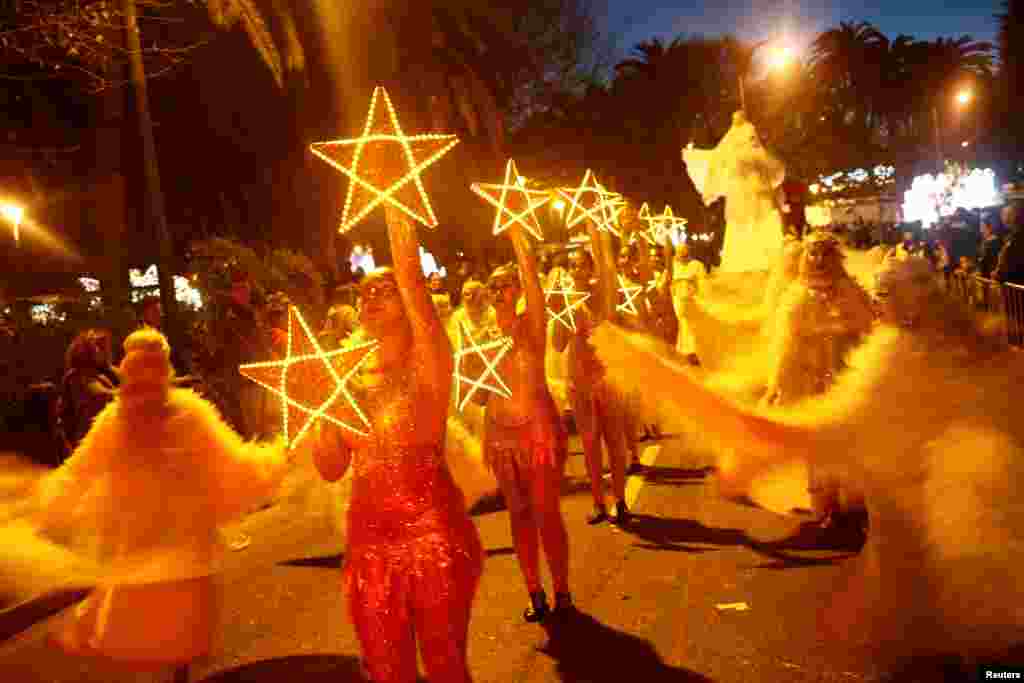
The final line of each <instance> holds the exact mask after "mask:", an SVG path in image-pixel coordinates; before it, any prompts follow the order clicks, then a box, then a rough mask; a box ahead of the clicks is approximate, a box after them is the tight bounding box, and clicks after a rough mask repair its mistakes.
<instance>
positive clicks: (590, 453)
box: [572, 390, 604, 510]
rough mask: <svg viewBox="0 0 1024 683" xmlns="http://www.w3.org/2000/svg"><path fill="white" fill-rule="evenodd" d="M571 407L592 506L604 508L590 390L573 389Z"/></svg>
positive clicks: (594, 417)
mask: <svg viewBox="0 0 1024 683" xmlns="http://www.w3.org/2000/svg"><path fill="white" fill-rule="evenodd" d="M572 409H573V415H574V416H575V418H576V430H577V431H578V432H579V435H580V440H581V441H582V442H583V459H584V461H585V462H586V463H587V474H588V475H589V476H590V493H591V495H592V496H593V497H594V507H595V508H597V509H599V510H603V509H604V480H603V478H602V477H603V476H604V466H603V462H602V460H603V459H602V457H601V441H600V432H599V431H598V430H599V424H598V421H597V415H596V413H595V401H594V399H593V397H592V396H591V395H590V392H586V393H583V392H580V391H579V390H574V391H573V393H572Z"/></svg>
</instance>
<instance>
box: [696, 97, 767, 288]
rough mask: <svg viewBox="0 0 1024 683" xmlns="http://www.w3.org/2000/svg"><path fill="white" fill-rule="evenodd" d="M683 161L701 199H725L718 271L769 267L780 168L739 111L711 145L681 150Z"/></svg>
mask: <svg viewBox="0 0 1024 683" xmlns="http://www.w3.org/2000/svg"><path fill="white" fill-rule="evenodd" d="M683 161H684V162H686V168H687V171H688V172H689V174H690V178H691V179H692V180H693V184H694V185H695V186H696V187H697V191H698V192H700V194H701V197H702V198H703V200H704V203H705V204H707V205H711V204H713V203H714V202H716V201H718V199H719V198H721V197H725V222H726V228H725V243H724V245H723V247H722V265H721V268H720V270H721V272H723V273H744V272H750V271H769V270H771V269H772V268H773V267H774V266H775V264H776V262H777V261H778V259H779V253H780V251H781V250H782V234H783V228H782V215H781V213H780V211H779V203H778V199H777V196H776V193H777V191H778V188H779V187H780V186H781V185H782V181H783V179H784V178H785V175H786V168H785V166H783V164H782V162H781V161H779V160H778V159H776V158H775V157H774V156H773V155H772V154H771V153H770V152H769V151H768V150H767V149H765V147H764V145H763V144H761V139H760V138H759V137H758V135H757V130H755V129H754V125H753V124H752V123H750V121H748V120H747V117H746V116H745V115H744V114H743V112H742V111H738V112H736V113H734V114H733V116H732V128H730V129H729V132H728V133H726V134H725V137H723V138H722V139H721V141H719V143H718V146H717V147H715V148H714V149H707V150H704V149H693V148H692V147H688V148H685V149H683Z"/></svg>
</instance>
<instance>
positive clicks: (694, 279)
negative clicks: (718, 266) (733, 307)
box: [672, 242, 708, 365]
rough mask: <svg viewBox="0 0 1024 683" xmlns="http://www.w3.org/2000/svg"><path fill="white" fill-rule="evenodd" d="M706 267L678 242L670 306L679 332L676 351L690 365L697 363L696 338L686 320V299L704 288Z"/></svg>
mask: <svg viewBox="0 0 1024 683" xmlns="http://www.w3.org/2000/svg"><path fill="white" fill-rule="evenodd" d="M707 276H708V269H707V268H706V267H704V264H703V263H702V262H701V261H699V260H697V259H695V258H690V247H689V246H687V244H686V242H680V244H679V246H677V247H676V253H675V261H674V263H673V266H672V306H673V308H674V309H675V312H676V319H677V320H678V321H679V332H678V336H677V337H676V351H678V352H679V353H680V354H681V355H682V356H684V357H685V358H686V360H687V361H688V362H689V363H690V364H691V365H699V364H700V362H699V360H698V356H697V340H696V339H695V338H694V336H693V329H692V328H691V327H690V323H689V321H688V320H687V315H686V314H687V306H686V303H687V301H689V300H691V299H696V298H697V297H699V296H700V295H701V291H702V290H703V289H704V279H705V278H706V277H707Z"/></svg>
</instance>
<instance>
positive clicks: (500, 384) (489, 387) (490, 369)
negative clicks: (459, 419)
mask: <svg viewBox="0 0 1024 683" xmlns="http://www.w3.org/2000/svg"><path fill="white" fill-rule="evenodd" d="M511 349H512V338H511V337H501V338H500V339H495V340H494V341H490V342H484V343H483V344H478V343H477V342H476V339H474V338H473V335H472V333H471V332H470V330H469V326H468V325H466V321H464V320H462V321H460V325H459V349H458V350H457V351H456V352H455V354H454V355H455V403H457V404H458V406H459V411H463V410H465V408H466V406H467V405H468V404H469V401H470V399H472V398H473V395H474V394H476V392H477V391H478V390H483V391H489V392H491V393H492V394H497V395H499V396H502V397H504V398H512V390H511V389H509V388H508V385H507V384H505V380H503V379H502V378H501V375H499V374H498V364H500V363H501V359H502V358H504V357H505V354H506V353H508V352H509V350H511ZM471 354H475V355H477V356H478V357H479V358H480V360H481V361H483V364H484V369H483V372H481V373H480V377H478V378H476V379H473V378H472V377H467V376H466V375H464V374H462V362H463V359H464V358H465V357H466V356H469V355H471ZM488 354H490V355H491V358H490V359H488V358H487V355H488ZM488 377H492V378H493V379H494V381H493V382H492V383H488V381H487V380H488ZM463 384H468V385H469V386H470V389H469V391H467V392H466V395H465V396H461V394H462V385H463ZM460 396H461V398H460Z"/></svg>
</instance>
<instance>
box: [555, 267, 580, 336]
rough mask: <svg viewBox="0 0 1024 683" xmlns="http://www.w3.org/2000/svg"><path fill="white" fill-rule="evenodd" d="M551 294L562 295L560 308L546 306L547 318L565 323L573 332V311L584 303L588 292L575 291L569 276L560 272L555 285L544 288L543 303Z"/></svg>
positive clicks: (574, 326) (574, 325)
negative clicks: (560, 275) (550, 287)
mask: <svg viewBox="0 0 1024 683" xmlns="http://www.w3.org/2000/svg"><path fill="white" fill-rule="evenodd" d="M553 296H560V297H562V310H561V311H553V310H551V308H550V307H548V309H547V310H548V318H549V319H550V320H555V321H557V322H559V323H561V324H563V325H565V326H566V327H567V328H569V330H571V331H572V332H573V333H575V332H576V315H575V314H574V313H573V311H575V310H576V309H578V308H579V307H580V306H582V305H583V304H584V303H586V301H587V299H589V298H590V294H588V293H587V292H577V291H576V290H575V289H573V288H572V282H571V280H570V278H569V276H568V275H566V274H565V273H562V277H561V279H560V282H559V283H558V286H557V287H553V288H552V289H547V290H544V303H545V304H546V303H547V302H548V300H550V299H551V297H553ZM574 297H575V301H571V300H570V299H572V298H574Z"/></svg>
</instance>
